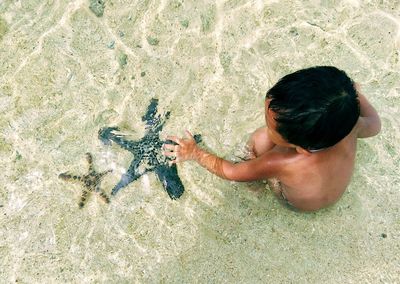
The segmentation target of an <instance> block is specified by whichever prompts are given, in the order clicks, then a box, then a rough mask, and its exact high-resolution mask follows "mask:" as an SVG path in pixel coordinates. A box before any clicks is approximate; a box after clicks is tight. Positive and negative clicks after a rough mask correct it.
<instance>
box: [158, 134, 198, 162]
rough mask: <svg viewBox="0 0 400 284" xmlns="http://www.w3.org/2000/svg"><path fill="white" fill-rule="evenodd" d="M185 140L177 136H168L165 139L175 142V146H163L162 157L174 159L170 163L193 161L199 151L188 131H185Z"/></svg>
mask: <svg viewBox="0 0 400 284" xmlns="http://www.w3.org/2000/svg"><path fill="white" fill-rule="evenodd" d="M185 132H186V136H187V138H186V139H184V138H179V137H177V136H168V137H167V139H168V140H171V141H173V142H175V143H176V144H177V145H171V144H164V155H165V156H167V157H175V159H174V160H172V161H171V162H170V163H171V164H174V163H177V162H183V161H188V160H194V159H195V158H196V153H197V151H198V149H199V147H198V146H197V143H196V140H194V137H193V135H192V134H191V133H190V132H189V131H187V130H186V131H185Z"/></svg>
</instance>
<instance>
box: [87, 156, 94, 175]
mask: <svg viewBox="0 0 400 284" xmlns="http://www.w3.org/2000/svg"><path fill="white" fill-rule="evenodd" d="M86 161H87V162H88V165H89V172H93V171H94V167H93V157H92V154H90V153H86Z"/></svg>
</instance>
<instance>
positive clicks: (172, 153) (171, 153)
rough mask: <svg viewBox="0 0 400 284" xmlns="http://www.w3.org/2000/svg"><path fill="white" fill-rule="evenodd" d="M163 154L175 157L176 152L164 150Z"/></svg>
mask: <svg viewBox="0 0 400 284" xmlns="http://www.w3.org/2000/svg"><path fill="white" fill-rule="evenodd" d="M163 155H164V156H167V157H175V153H174V152H163Z"/></svg>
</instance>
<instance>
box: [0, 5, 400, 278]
mask: <svg viewBox="0 0 400 284" xmlns="http://www.w3.org/2000/svg"><path fill="white" fill-rule="evenodd" d="M90 2H91V1H89V0H75V1H62V0H48V1H39V0H31V1H9V0H6V1H2V2H1V3H0V58H1V60H0V71H1V74H2V76H0V111H1V113H2V115H1V116H0V130H1V132H0V157H1V161H2V163H1V165H0V171H1V173H2V176H1V177H0V184H1V185H0V188H1V190H0V224H1V226H0V235H2V236H4V237H3V238H0V258H1V265H0V279H3V281H5V282H15V281H16V280H18V281H21V282H39V281H43V280H44V279H45V282H89V281H90V282H93V281H95V282H133V281H136V282H163V281H164V282H180V283H181V282H246V283H265V282H271V283H276V282H282V283H288V282H300V283H321V282H323V281H325V282H327V283H338V282H345V283H348V282H356V283H358V282H378V281H381V282H386V283H393V282H395V281H397V278H396V277H398V275H399V274H400V270H399V267H398V265H397V263H399V261H400V260H399V255H400V247H399V245H398V244H399V243H400V236H399V233H398V232H400V224H399V209H398V204H399V202H400V194H399V192H398V185H399V184H400V180H399V177H398V168H399V166H400V165H399V161H400V146H399V143H398V141H399V140H400V122H399V119H398V117H399V116H400V113H399V107H398V106H399V105H400V88H399V81H400V71H399V70H400V62H399V61H400V55H399V50H400V3H399V1H358V0H343V1H338V0H329V1H328V0H324V1H289V0H287V1H284V0H269V1H261V0H257V1H245V0H229V1H222V0H217V1H183V0H159V1H150V0H145V1H115V0H107V1H104V2H105V6H104V13H103V15H102V16H101V17H97V16H96V15H95V14H94V13H93V12H92V10H91V9H90ZM110 43H112V45H110ZM324 64H327V65H336V66H338V67H339V68H342V69H344V70H346V71H347V72H348V73H349V75H350V76H352V77H353V78H354V79H355V80H356V81H358V82H360V83H361V84H362V85H363V90H364V92H365V94H366V96H367V97H368V98H369V99H370V101H371V102H372V103H373V104H374V105H376V107H377V109H378V111H379V112H380V114H381V117H382V122H383V130H382V133H381V134H380V135H379V136H377V137H375V138H373V139H369V140H362V141H361V142H360V144H359V150H358V153H357V156H358V164H357V167H356V171H355V173H354V178H353V181H352V183H351V185H350V187H349V190H348V192H347V193H346V194H345V195H344V197H343V198H342V200H341V201H340V202H338V203H337V204H336V205H335V206H333V207H331V208H329V209H326V210H322V211H320V212H318V213H314V214H297V213H294V212H291V211H288V210H287V209H285V208H283V207H282V206H281V205H280V204H279V203H278V202H277V201H276V200H275V199H274V198H273V197H272V196H271V194H270V193H269V192H267V191H261V192H260V190H259V189H260V188H261V189H263V188H264V187H265V185H264V184H261V183H260V184H258V183H255V184H241V183H229V182H225V181H222V180H219V179H217V178H215V177H212V176H211V175H209V174H208V173H206V172H205V171H204V170H203V169H201V168H200V167H198V166H196V165H194V164H190V163H189V164H185V165H183V166H181V167H180V168H179V170H180V176H181V178H182V181H183V183H184V185H185V188H186V189H187V192H186V194H185V195H184V197H182V198H181V199H180V200H179V201H177V202H172V201H170V200H169V198H166V197H165V194H164V193H163V192H162V190H160V188H158V187H159V186H160V185H159V183H158V182H157V181H156V179H155V177H154V176H153V175H147V176H144V177H143V178H142V179H141V180H140V181H138V182H135V183H132V184H130V185H129V187H131V189H130V190H126V191H124V192H121V194H120V195H119V196H117V197H116V198H114V199H112V200H111V203H110V205H104V204H103V203H102V202H101V201H98V200H96V199H94V200H92V201H91V202H90V203H89V204H87V208H85V209H83V210H76V204H75V202H76V200H77V198H79V190H78V189H79V188H78V187H76V188H72V187H73V186H74V185H71V184H67V183H63V182H62V181H60V180H59V179H58V177H57V175H58V174H59V173H60V172H62V171H63V170H64V169H66V168H67V169H69V170H71V172H83V171H84V169H85V168H86V165H85V164H84V161H82V159H81V157H82V155H84V153H86V152H91V153H93V154H94V155H95V156H96V166H98V169H99V171H103V170H107V169H109V168H112V169H113V173H112V174H109V175H107V177H105V178H104V181H103V182H102V187H103V188H104V189H105V190H106V191H107V189H108V190H111V188H112V186H113V185H114V184H115V183H116V182H117V181H118V178H119V177H120V176H121V175H122V174H123V173H124V172H125V171H126V169H127V167H128V166H129V162H130V160H131V156H130V154H129V153H127V152H124V151H121V150H119V149H118V148H117V147H111V149H109V148H107V147H104V146H103V145H101V143H99V141H98V139H97V131H98V129H99V128H101V127H103V126H105V125H119V126H122V131H124V132H126V133H125V134H127V135H131V136H132V138H133V139H135V138H140V137H142V135H143V134H144V133H142V131H143V130H142V129H143V125H142V124H141V122H140V117H141V115H142V114H143V113H144V111H145V108H146V106H147V102H148V100H149V98H151V97H156V98H158V99H159V101H160V111H161V112H162V111H163V110H171V111H172V113H173V116H171V117H170V119H169V123H168V125H166V126H165V129H164V131H163V133H164V134H167V133H168V134H182V132H181V130H182V129H186V128H188V129H191V130H192V131H194V132H199V133H204V142H205V143H206V144H207V146H208V147H210V148H212V149H213V150H214V151H215V152H217V153H219V154H220V155H223V156H226V157H230V156H233V155H234V154H235V153H234V152H235V151H236V150H237V149H239V148H240V146H241V145H243V143H244V141H245V140H246V136H247V135H248V134H249V133H251V132H252V131H253V130H254V129H255V128H257V127H259V126H261V125H262V124H263V123H264V122H263V119H264V118H263V112H262V106H263V100H264V94H265V92H266V90H267V89H268V88H269V87H270V86H271V85H272V84H274V83H275V82H276V80H278V79H279V78H280V77H281V76H282V75H284V74H286V73H288V72H292V71H294V70H296V69H299V68H303V67H307V66H311V65H324ZM163 108H164V109H163ZM74 167H75V168H74ZM249 188H250V189H253V190H255V191H256V192H258V193H255V192H253V191H249ZM108 193H109V192H108Z"/></svg>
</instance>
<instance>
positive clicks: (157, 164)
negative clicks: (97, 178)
mask: <svg viewBox="0 0 400 284" xmlns="http://www.w3.org/2000/svg"><path fill="white" fill-rule="evenodd" d="M157 106H158V100H157V99H152V100H151V101H150V104H149V106H148V107H147V112H146V114H145V115H144V116H143V117H142V121H143V122H145V123H146V126H145V128H146V133H145V135H144V137H142V138H141V139H140V140H138V141H132V140H127V139H126V138H125V137H124V136H123V135H121V134H116V133H114V131H118V130H119V129H118V127H104V128H101V129H100V130H99V139H100V140H101V141H102V142H103V143H104V144H105V145H110V144H111V143H112V142H114V143H116V144H118V145H119V146H120V147H122V148H123V149H125V150H127V151H129V152H131V153H132V154H133V156H134V158H133V160H132V162H131V164H130V166H129V168H128V170H127V172H126V173H125V174H123V175H122V177H121V180H120V181H119V182H118V184H117V185H115V187H114V188H113V189H112V191H111V195H115V194H116V193H117V192H118V191H119V190H120V189H122V188H124V187H126V186H127V185H128V184H130V183H131V182H133V181H135V180H137V179H138V178H140V177H141V176H142V175H144V174H145V173H147V172H154V173H155V174H156V175H157V177H158V179H159V180H160V182H161V183H162V185H163V187H164V189H165V190H166V191H167V193H168V195H169V197H170V198H171V199H177V198H179V197H180V196H181V195H182V194H183V192H184V186H183V184H182V181H181V179H180V178H179V175H178V170H177V167H176V165H175V164H173V165H169V164H168V162H169V159H168V158H167V157H165V156H164V155H163V154H162V151H161V149H162V146H163V144H165V143H166V144H176V143H175V142H173V141H170V140H167V141H162V140H161V139H160V136H159V135H160V131H161V130H162V128H163V126H164V123H165V121H166V120H167V119H168V118H169V115H170V112H166V113H165V114H164V115H163V116H162V115H160V114H157ZM194 138H195V140H196V142H197V143H199V142H200V141H201V135H195V136H194Z"/></svg>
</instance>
